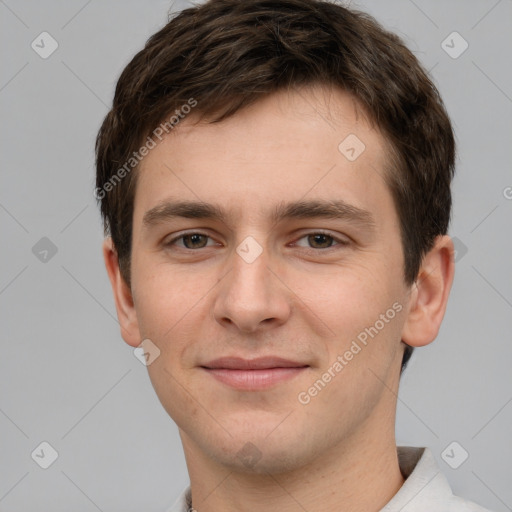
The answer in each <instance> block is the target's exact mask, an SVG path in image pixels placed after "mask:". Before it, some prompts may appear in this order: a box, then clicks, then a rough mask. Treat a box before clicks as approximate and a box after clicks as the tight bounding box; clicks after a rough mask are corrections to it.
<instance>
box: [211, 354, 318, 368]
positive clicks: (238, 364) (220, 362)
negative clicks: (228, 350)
mask: <svg viewBox="0 0 512 512" xmlns="http://www.w3.org/2000/svg"><path fill="white" fill-rule="evenodd" d="M306 366H309V365H307V364H304V363H299V362H297V361H290V360H288V359H283V358H281V357H274V356H269V357H259V358H257V359H243V358H241V357H221V358H219V359H215V360H213V361H210V362H209V363H207V364H205V365H203V367H204V368H208V369H212V370H213V369H226V370H265V369H271V368H303V367H306Z"/></svg>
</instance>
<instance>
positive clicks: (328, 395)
mask: <svg viewBox="0 0 512 512" xmlns="http://www.w3.org/2000/svg"><path fill="white" fill-rule="evenodd" d="M199 107H200V105H199ZM192 121H194V118H193V117H192V114H191V115H190V116H189V117H188V118H186V119H185V120H184V121H182V123H180V125H179V127H178V128H177V129H176V130H175V131H174V132H172V133H171V134H170V135H168V136H167V137H166V138H165V139H164V140H163V141H162V142H161V143H159V144H158V145H157V147H156V148H154V149H153V150H151V152H150V153H149V154H148V156H146V157H145V159H144V160H143V162H142V164H141V168H140V169H139V175H138V183H137V191H136V197H135V205H134V217H133V250H132V264H131V280H132V286H131V289H130V288H128V286H127V285H126V283H125V282H124V280H123V279H122V277H121V274H120V272H119V266H118V261H117V255H116V252H115V249H114V248H113V246H112V241H111V240H110V239H108V238H107V239H106V240H105V242H104V247H103V251H104V257H105V263H106V268H107V271H108V274H109V278H110V280H111V284H112V288H113V292H114V297H115V303H116V308H117V313H118V318H119V322H120V325H121V332H122V335H123V338H124V340H125V341H126V343H128V344H129V345H131V346H132V347H137V346H138V345H139V344H140V343H141V340H143V339H150V340H151V341H152V343H154V344H155V345H156V346H157V347H158V348H159V350H160V355H159V357H157V358H156V359H155V361H154V362H153V363H152V364H150V365H149V366H148V371H149V375H150V378H151V382H152V384H153V386H154V388H155V391H156V393H157V395H158V397H159V399H160V401H161V403H162V405H163V407H164V408H165V410H166V411H167V412H168V414H169V415H170V416H171V417H172V419H173V420H174V421H175V422H176V423H177V425H178V427H179V431H180V436H181V439H182V442H183V447H184V452H185V456H186V461H187V466H188V471H189V475H190V480H191V489H192V500H193V501H192V505H193V507H194V508H195V509H197V510H199V511H200V512H210V511H213V512H215V511H228V512H229V511H235V510H236V511H242V510H247V511H249V510H250V511H253V512H254V511H268V510H270V509H272V510H280V511H282V512H286V511H291V510H294V511H296V510H304V509H305V510H308V511H309V512H315V511H323V512H325V511H335V510H336V511H338V510H340V509H342V510H350V511H363V510H364V511H377V510H380V509H381V508H382V507H383V506H384V505H385V504H386V503H387V502H388V501H389V500H390V499H391V498H392V497H393V495H394V494H395V493H396V492H397V491H398V490H399V488H400V487H401V485H402V484H403V477H402V475H401V473H400V470H399V466H398V459H397V454H396V442H395V436H394V427H395V411H396V393H397V392H398V384H399V375H400V363H401V359H402V353H403V344H402V343H401V340H403V341H404V342H406V343H408V344H409V345H411V346H422V345H426V344H428V343H430V342H431V341H433V340H434V338H435V337H436V335H437V333H438V330H439V326H440V324H441V321H442V318H443V316H444V313H445V309H446V304H447V301H448V295H449V292H450V288H451V285H452V281H453V275H454V262H453V243H452V240H451V239H450V237H448V236H439V237H438V238H437V239H436V243H435V245H434V247H433V249H432V250H431V251H430V252H429V253H428V254H427V255H426V256H425V257H424V259H423V262H422V266H421V269H420V272H419V274H418V279H417V281H416V283H414V284H413V285H411V286H407V285H406V284H405V282H404V278H403V268H404V267H403V264H404V259H403V253H402V247H401V242H400V231H399V221H398V217H397V213H396V209H395V207H394V204H393V201H392V197H391V194H390V192H389V190H388V188H387V185H386V184H385V182H384V180H383V178H382V176H383V174H384V172H385V171H384V168H385V165H386V149H385V143H384V142H385V141H384V139H383V137H382V135H381V134H380V133H379V132H378V131H377V130H376V129H375V128H371V127H370V125H369V124H368V123H367V122H366V121H365V118H364V117H363V116H362V115H361V111H360V110H358V109H357V108H356V105H355V103H354V101H353V100H352V98H351V97H350V96H349V95H348V94H347V93H345V92H343V91H340V90H337V89H334V90H332V89H329V90H327V89H326V88H325V87H320V86H315V87H308V88H303V89H301V90H294V91H288V92H279V93H275V94H273V95H271V96H268V97H267V98H265V99H263V100H260V101H258V102H257V103H255V104H254V105H252V106H250V107H248V108H246V109H244V110H242V111H239V112H237V113H236V114H235V115H234V116H232V117H230V118H228V119H226V120H224V121H223V122H221V123H217V124H207V123H205V122H201V123H199V124H194V123H193V122H192ZM349 134H356V135H357V137H358V138H359V139H360V140H361V141H363V142H364V144H365V146H366V148H365V150H364V151H363V152H362V154H361V155H360V156H359V157H358V158H357V159H356V160H355V161H353V162H351V161H349V160H348V159H347V158H346V157H345V156H344V155H343V154H342V153H341V152H340V151H339V150H338V145H339V144H340V142H341V141H343V140H344V139H345V137H347V135H349ZM169 199H174V200H176V199H179V200H184V199H187V200H191V201H198V200H200V201H203V202H207V203H215V204H217V205H218V206H220V207H221V208H223V209H225V210H226V219H225V220H224V221H220V220H218V219H190V218H181V217H178V218H170V219H167V220H165V219H164V220H161V221H160V222H156V223H154V224H152V225H150V226H149V225H145V224H144V222H143V217H144V215H145V214H146V212H148V211H149V210H151V209H152V208H154V207H155V206H157V205H159V204H161V203H162V202H164V201H167V200H169ZM313 199H318V200H325V199H327V200H331V199H334V200H337V199H343V200H344V201H346V202H348V203H350V204H352V205H354V206H357V207H359V208H362V209H365V210H367V211H369V212H370V213H371V214H372V215H373V218H374V221H375V226H374V229H373V230H371V229H368V228H367V227H365V226H362V225H359V224H356V223H351V222H349V221H348V220H347V219H343V218H340V219H336V218H322V217H320V218H303V219H284V220H282V221H280V222H278V223H274V222H273V221H272V219H271V212H272V210H273V208H275V207H276V205H278V204H280V203H281V202H288V201H296V200H313ZM318 230H322V231H324V232H327V234H328V235H331V236H332V237H334V238H333V239H331V238H329V237H327V238H326V239H322V238H321V239H320V242H318V241H317V242H316V243H315V240H318V239H315V238H314V237H308V235H314V234H315V233H318ZM184 231H186V233H188V234H191V233H193V232H194V231H197V232H199V233H202V234H205V235H207V237H199V239H197V238H195V239H194V241H195V245H194V244H191V240H190V239H187V240H184V239H178V240H177V241H176V242H175V243H174V245H172V244H169V241H170V239H171V238H172V236H174V235H179V234H183V232H184ZM248 236H251V237H253V238H254V239H255V240H256V241H257V242H258V244H259V245H260V246H261V248H262V253H261V254H260V255H259V256H258V257H257V258H256V259H255V260H254V261H253V262H252V263H248V262H247V261H245V260H244V259H243V258H242V257H241V256H240V255H239V254H238V253H237V252H236V248H237V247H238V246H239V245H240V244H241V243H242V241H243V240H244V239H245V238H246V237H248ZM208 237H210V238H208ZM312 238H313V239H312ZM336 239H339V240H342V241H346V242H348V245H341V244H339V245H338V243H339V242H337V240H336ZM184 243H188V244H189V247H197V248H192V249H190V248H189V249H187V248H186V247H185V245H184ZM166 244H167V245H166ZM329 245H331V247H328V248H325V246H329ZM394 303H398V304H400V305H401V306H402V309H401V311H400V312H399V313H397V314H396V316H394V318H393V319H392V320H390V321H389V322H387V323H386V324H385V326H384V328H382V329H381V330H379V332H378V334H377V335H376V336H375V337H374V338H370V339H369V342H368V344H367V345H366V346H363V348H362V350H361V351H360V352H359V353H357V355H354V357H353V359H352V360H351V361H349V362H348V364H346V366H344V368H343V370H342V371H340V372H339V373H337V374H336V376H335V377H334V378H332V379H331V381H330V382H329V383H328V384H327V385H326V386H325V387H324V388H323V389H322V390H321V391H320V392H318V393H317V395H316V396H314V397H312V398H311V400H310V402H309V403H308V404H306V405H304V404H302V403H300V402H299V400H298V395H299V393H300V392H303V391H307V390H308V389H309V388H310V387H311V386H312V384H313V383H314V382H315V381H317V380H318V379H320V378H322V375H323V374H324V373H325V372H326V371H327V370H328V368H329V367H332V365H333V363H334V362H335V361H336V360H337V356H339V355H343V354H344V353H345V352H346V351H347V349H349V348H350V346H351V343H352V341H353V340H355V339H356V337H357V335H358V334H359V333H361V332H362V331H364V329H365V328H366V327H369V326H373V325H374V324H375V322H376V321H377V320H378V319H379V318H380V315H381V314H385V313H386V311H387V310H388V309H390V308H391V307H392V305H393V304H394ZM265 355H277V356H281V357H284V358H287V359H293V360H295V361H300V362H303V363H304V364H307V365H309V367H308V368H307V369H306V370H305V371H302V372H301V373H300V374H298V375H297V376H296V377H294V378H293V379H290V380H287V381H285V382H281V383H277V384H275V385H274V386H273V387H271V388H269V389H265V390H260V391H253V390H252V391H245V390H238V389H234V388H231V387H229V386H227V385H225V384H223V383H221V382H219V381H217V380H216V379H214V378H213V377H212V376H211V375H210V374H208V373H207V372H206V371H205V370H204V369H203V368H201V365H204V364H205V363H206V362H207V361H210V360H212V359H214V358H217V357H221V356H239V357H243V358H246V359H253V358H256V357H260V356H265ZM247 443H251V444H249V445H247ZM244 446H245V452H244V451H242V452H240V450H244ZM246 452H249V453H251V454H253V455H254V456H255V459H254V460H255V461H256V462H254V464H252V465H251V464H250V463H247V459H244V458H243V457H240V453H246ZM340 504H342V508H340Z"/></svg>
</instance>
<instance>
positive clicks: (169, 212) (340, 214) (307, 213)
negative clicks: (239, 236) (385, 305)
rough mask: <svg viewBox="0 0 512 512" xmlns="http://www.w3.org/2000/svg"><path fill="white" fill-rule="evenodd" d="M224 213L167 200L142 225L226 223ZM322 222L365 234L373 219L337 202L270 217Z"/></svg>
mask: <svg viewBox="0 0 512 512" xmlns="http://www.w3.org/2000/svg"><path fill="white" fill-rule="evenodd" d="M228 216H229V215H228V212H226V211H225V210H223V209H222V208H221V207H220V206H218V205H215V204H211V203H205V202H202V201H173V200H167V201H164V202H162V203H160V204H158V205H157V206H155V207H153V208H151V209H150V210H148V211H147V212H146V213H145V214H144V217H143V225H144V226H145V227H147V228H150V227H151V226H153V225H156V224H160V223H162V222H165V221H168V220H172V219H174V218H177V217H182V218H187V219H210V220H219V221H221V222H224V223H227V218H228ZM309 218H312V219H313V218H326V219H340V220H346V221H348V222H350V223H353V224H357V225H359V226H360V227H362V228H365V229H367V230H369V231H372V230H375V229H376V223H375V219H374V216H373V215H372V213H371V212H370V211H368V210H364V209H362V208H359V207H357V206H354V205H351V204H349V203H347V202H345V201H343V200H341V199H336V200H309V201H294V202H289V203H284V202H281V203H280V204H278V205H277V206H276V207H275V208H274V210H273V211H272V213H271V217H270V219H271V221H273V222H274V223H277V222H280V221H282V220H286V219H309Z"/></svg>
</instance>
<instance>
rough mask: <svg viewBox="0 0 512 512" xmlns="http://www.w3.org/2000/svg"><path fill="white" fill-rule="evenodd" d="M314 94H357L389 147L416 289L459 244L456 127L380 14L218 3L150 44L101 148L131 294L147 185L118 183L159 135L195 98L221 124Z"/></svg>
mask: <svg viewBox="0 0 512 512" xmlns="http://www.w3.org/2000/svg"><path fill="white" fill-rule="evenodd" d="M313 84H330V85H335V86H337V87H339V88H341V89H343V90H344V91H347V92H349V93H351V94H352V95H353V97H354V98H355V99H356V100H357V104H358V106H360V107H362V110H363V112H364V113H365V114H366V116H367V118H368V120H369V121H370V122H371V123H372V124H374V125H377V127H378V129H379V130H380V132H381V133H382V134H383V136H384V139H385V140H386V142H387V144H388V145H389V155H388V156H389V167H390V169H389V172H387V173H386V174H385V179H386V182H387V184H388V186H389V189H390V192H391V194H392V197H393V201H394V204H395V207H396V209H397V212H398V216H399V219H400V230H401V240H402V246H403V253H404V261H405V268H404V279H405V282H406V283H407V284H412V283H414V281H415V280H416V278H417V274H418V271H419V268H420V265H421V261H422V258H423V256H424V255H425V254H426V253H427V252H428V251H429V250H430V249H431V248H432V246H433V244H434V239H435V237H436V236H437V235H442V234H446V233H447V230H448V225H449V222H450V215H451V191H450V183H451V180H452V178H453V173H454V160H455V141H454V135H453V131H452V127H451V123H450V120H449V117H448V115H447V113H446V110H445V108H444V105H443V102H442V100H441V98H440V95H439V93H438V91H437V89H436V87H435V86H434V84H433V83H432V81H431V80H430V78H429V77H428V75H427V73H426V72H425V71H424V69H423V68H422V66H421V65H420V63H419V62H418V60H417V59H416V57H415V56H414V55H413V54H412V53H411V51H410V50H408V49H407V47H406V46H405V44H404V43H403V42H402V40H401V39H400V38H399V37H398V36H397V35H395V34H393V33H391V32H389V31H387V30H385V29H384V28H383V27H382V26H381V25H380V24H379V23H378V22H377V21H376V20H375V19H374V18H372V17H371V16H370V15H368V14H366V13H363V12H360V11H356V10H353V9H349V8H346V7H343V6H341V5H339V4H336V3H333V2H329V1H327V0H279V1H278V0H210V1H208V2H206V3H204V4H201V5H198V6H195V7H191V8H188V9H185V10H183V11H181V12H180V13H179V14H178V15H176V16H172V15H171V17H170V20H169V22H168V23H167V24H166V25H165V26H164V27H163V28H162V29H161V30H160V31H158V32H157V33H156V34H154V35H153V36H152V37H150V38H149V39H148V41H147V43H146V45H145V47H144V48H143V49H142V50H141V51H140V52H139V53H137V55H135V57H134V58H133V59H132V60H131V62H130V63H129V64H128V65H127V66H126V68H125V69H124V71H123V72H122V74H121V76H120V78H119V81H118V83H117V87H116V91H115V97H114V101H113V106H112V110H111V111H110V112H109V113H108V114H107V116H106V118H105V120H104V121H103V124H102V126H101V129H100V130H99V133H98V136H97V139H96V167H97V180H96V187H97V188H96V191H100V194H99V199H100V205H101V213H102V217H103V220H104V226H105V233H106V234H110V235H111V236H112V240H113V243H114V246H115V249H116V251H117V254H118V258H119V264H120V268H121V272H122V275H123V278H124V279H125V281H126V282H127V283H128V284H129V283H130V253H131V238H132V216H133V202H134V192H135V184H136V177H137V174H136V172H133V173H132V172H129V170H128V172H125V173H123V179H120V180H119V182H117V181H116V182H115V183H114V182H113V181H112V180H113V178H115V177H116V176H117V177H118V178H119V171H120V168H121V166H123V165H125V164H126V162H127V161H129V160H130V159H131V158H133V154H134V152H136V151H137V150H138V149H139V148H140V147H141V144H142V143H143V141H145V140H149V138H151V136H152V134H154V130H155V128H156V127H157V126H158V125H160V124H161V123H162V122H164V120H165V119H166V117H168V116H169V115H170V113H172V112H173V111H175V110H176V109H179V108H180V107H181V106H182V105H185V104H190V99H191V98H192V99H193V100H194V101H195V102H197V106H196V107H195V111H194V112H197V113H200V114H201V116H203V117H207V118H208V119H209V121H210V122H218V121H221V120H223V119H225V118H227V117H229V116H231V115H233V114H235V113H236V112H237V111H238V110H239V109H241V108H243V107H244V106H247V105H249V104H252V103H254V102H256V101H257V100H258V99H260V98H263V97H264V96H267V95H269V94H271V93H273V92H276V91H278V90H281V89H285V88H292V87H294V86H302V85H313ZM178 122H179V120H178ZM134 163H136V162H134ZM125 169H126V167H125ZM134 169H135V171H136V166H135V167H134ZM116 173H117V174H116ZM109 183H110V184H111V185H112V186H111V187H108V188H107V187H106V185H107V184H109ZM106 190H108V193H105V191H106ZM97 197H98V194H97ZM409 356H410V351H409V352H406V354H405V356H404V364H405V362H406V361H407V359H408V357H409Z"/></svg>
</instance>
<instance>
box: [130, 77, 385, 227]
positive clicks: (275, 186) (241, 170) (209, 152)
mask: <svg viewBox="0 0 512 512" xmlns="http://www.w3.org/2000/svg"><path fill="white" fill-rule="evenodd" d="M200 108H201V104H200V102H199V103H198V106H197V109H198V110H199V111H200ZM386 163H387V151H386V144H385V139H384V138H383V136H382V135H381V134H380V133H379V132H378V131H377V130H376V129H374V128H373V127H371V126H370V125H369V123H368V121H367V119H366V117H365V116H364V115H363V110H362V109H361V108H360V107H359V106H358V105H357V103H356V102H355V101H354V99H353V97H352V96H351V95H349V94H348V93H345V92H344V91H341V90H339V89H334V88H326V87H321V86H315V87H303V88H300V89H295V90H289V91H280V92H277V93H275V94H272V95H270V96H267V97H265V98H264V99H262V100H259V101H257V102H255V103H253V104H251V105H250V106H249V107H245V108H243V109H241V110H239V111H238V112H237V113H235V114H234V115H232V116H231V117H229V118H226V119H224V120H223V121H221V122H219V123H209V122H208V120H203V121H201V122H199V123H197V118H194V117H193V114H191V115H190V116H189V117H188V118H185V119H184V120H182V121H181V122H180V124H179V125H178V126H177V127H176V128H175V130H174V131H173V132H171V133H170V134H169V135H167V136H165V137H164V139H163V141H162V142H159V143H158V144H157V146H156V147H155V148H154V149H152V150H151V151H150V153H149V154H148V155H147V156H146V157H145V158H144V160H143V161H142V163H141V166H140V168H139V170H138V183H137V193H136V201H135V203H136V204H135V209H136V212H135V216H136V217H137V216H139V217H141V216H142V215H143V214H144V212H146V211H147V210H148V209H150V208H154V207H155V206H156V205H158V204H159V203H161V202H162V201H164V200H165V199H166V197H167V196H169V195H172V196H174V197H182V198H184V199H190V200H198V201H203V202H215V203H216V204H219V203H223V202H224V203H225V205H226V207H229V210H230V211H231V212H232V213H233V215H235V216H239V218H240V216H241V215H245V214H247V212H248V210H249V209H250V210H251V212H252V215H260V214H262V213H261V212H263V211H264V210H265V211H267V212H269V214H270V212H272V211H275V205H276V204H277V203H282V202H283V200H284V199H285V198H286V199H290V200H292V199H293V200H295V201H297V200H300V199H304V198H307V199H318V198H328V199H330V200H334V199H336V198H339V199H343V200H345V201H346V202H347V203H349V204H353V205H354V206H355V207H360V208H364V209H366V210H374V211H375V213H376V214H379V213H381V214H382V213H383V211H381V212H379V208H380V209H381V210H385V209H386V208H389V207H390V205H391V203H390V201H391V197H390V193H389V190H388V189H387V185H386V183H385V181H384V174H385V167H386ZM258 211H259V213H258Z"/></svg>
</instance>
